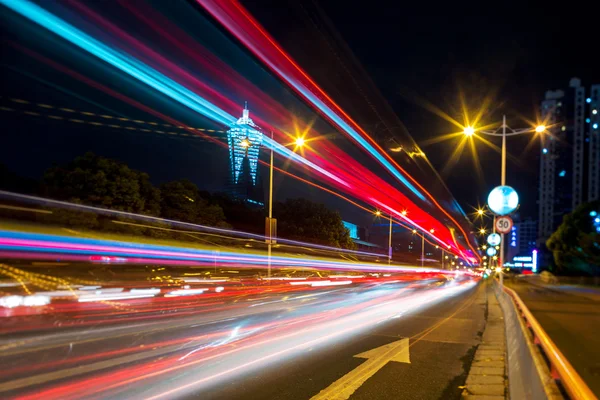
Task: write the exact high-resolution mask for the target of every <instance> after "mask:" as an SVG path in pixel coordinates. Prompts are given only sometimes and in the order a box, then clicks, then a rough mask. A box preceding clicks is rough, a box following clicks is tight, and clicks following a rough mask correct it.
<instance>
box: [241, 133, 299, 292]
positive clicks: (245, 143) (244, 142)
mask: <svg viewBox="0 0 600 400" xmlns="http://www.w3.org/2000/svg"><path fill="white" fill-rule="evenodd" d="M271 141H273V131H271ZM240 145H241V146H242V147H244V148H248V147H250V146H251V145H252V143H250V141H249V140H248V139H247V138H246V139H243V140H242V141H241V142H240ZM303 145H304V138H302V137H298V138H297V139H296V146H297V147H302V146H303ZM268 221H269V222H268V224H269V231H268V236H269V242H268V244H267V252H268V272H267V276H268V277H269V278H270V277H271V250H272V246H273V225H274V224H273V146H271V160H270V163H269V220H268ZM269 282H271V281H270V280H269Z"/></svg>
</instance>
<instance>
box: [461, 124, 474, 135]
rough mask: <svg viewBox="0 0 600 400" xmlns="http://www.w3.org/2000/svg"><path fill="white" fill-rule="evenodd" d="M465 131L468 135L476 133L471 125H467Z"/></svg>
mask: <svg viewBox="0 0 600 400" xmlns="http://www.w3.org/2000/svg"><path fill="white" fill-rule="evenodd" d="M463 133H464V134H465V135H467V136H473V135H474V134H475V129H474V128H473V127H471V126H466V127H465V128H464V129H463Z"/></svg>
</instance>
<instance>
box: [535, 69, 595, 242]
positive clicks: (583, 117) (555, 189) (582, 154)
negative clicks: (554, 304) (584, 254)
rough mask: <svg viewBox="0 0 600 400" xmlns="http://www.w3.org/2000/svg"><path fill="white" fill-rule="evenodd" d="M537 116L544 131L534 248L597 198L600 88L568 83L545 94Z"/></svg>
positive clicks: (579, 82)
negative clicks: (569, 215) (571, 214)
mask: <svg viewBox="0 0 600 400" xmlns="http://www.w3.org/2000/svg"><path fill="white" fill-rule="evenodd" d="M541 106H542V109H541V116H542V119H543V121H544V122H545V123H546V125H547V126H549V127H550V128H549V130H550V133H551V135H548V136H547V137H546V138H545V139H544V142H543V144H542V149H541V154H540V182H539V226H538V240H537V242H538V245H540V246H542V245H543V244H544V243H545V241H546V240H547V239H548V238H549V237H550V235H551V234H552V233H553V232H554V231H555V230H556V228H557V227H558V226H559V225H560V223H561V222H562V219H563V216H564V215H565V214H567V213H569V212H571V211H572V210H573V209H574V208H575V207H577V206H579V205H580V204H582V203H584V202H587V201H591V200H596V199H598V198H600V126H599V125H600V115H599V114H600V85H598V84H596V85H592V86H591V87H590V89H589V92H588V93H587V94H586V89H585V87H583V86H582V85H581V81H580V80H579V79H578V78H572V79H571V81H570V82H569V87H568V88H567V89H564V90H550V91H547V92H546V96H545V99H544V100H543V101H542V104H541Z"/></svg>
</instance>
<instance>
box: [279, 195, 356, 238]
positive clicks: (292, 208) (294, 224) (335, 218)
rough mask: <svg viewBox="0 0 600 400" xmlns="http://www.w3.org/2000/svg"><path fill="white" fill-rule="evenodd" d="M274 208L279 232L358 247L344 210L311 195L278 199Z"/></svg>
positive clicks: (287, 236)
mask: <svg viewBox="0 0 600 400" xmlns="http://www.w3.org/2000/svg"><path fill="white" fill-rule="evenodd" d="M274 209H275V215H276V216H277V235H278V236H281V237H285V238H289V239H296V240H304V241H313V242H316V243H320V244H325V245H329V246H335V247H340V248H345V249H354V248H355V244H354V242H353V241H352V239H351V238H350V232H348V229H346V228H345V227H344V224H343V223H342V217H341V216H340V214H339V213H338V212H337V211H332V210H330V209H328V208H327V207H325V205H324V204H320V203H314V202H312V201H310V200H307V199H288V200H286V201H285V202H283V203H277V204H276V205H275V207H274Z"/></svg>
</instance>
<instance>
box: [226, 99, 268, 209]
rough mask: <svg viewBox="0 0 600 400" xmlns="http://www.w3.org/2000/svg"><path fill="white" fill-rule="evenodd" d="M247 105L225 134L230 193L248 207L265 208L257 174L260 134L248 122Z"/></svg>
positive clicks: (256, 127) (255, 126)
mask: <svg viewBox="0 0 600 400" xmlns="http://www.w3.org/2000/svg"><path fill="white" fill-rule="evenodd" d="M249 114H250V112H249V111H248V107H247V105H246V106H245V107H244V110H243V111H242V117H241V118H240V119H238V120H237V121H236V122H234V123H233V124H232V125H231V128H230V129H229V130H228V131H227V146H228V147H229V194H230V195H231V196H232V197H234V198H236V199H240V200H244V201H247V202H249V203H251V204H256V205H264V202H263V197H264V193H263V190H262V185H261V183H260V177H259V174H258V156H259V153H260V148H261V146H262V142H263V133H262V132H261V131H260V128H259V127H258V126H257V125H256V124H255V123H254V121H252V119H250V116H249Z"/></svg>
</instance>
